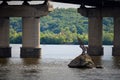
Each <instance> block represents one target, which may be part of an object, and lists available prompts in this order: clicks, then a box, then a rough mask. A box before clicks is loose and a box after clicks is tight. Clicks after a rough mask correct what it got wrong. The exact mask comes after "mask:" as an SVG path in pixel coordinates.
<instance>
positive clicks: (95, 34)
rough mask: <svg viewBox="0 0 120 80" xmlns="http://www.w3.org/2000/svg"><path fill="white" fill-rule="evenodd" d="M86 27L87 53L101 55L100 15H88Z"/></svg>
mask: <svg viewBox="0 0 120 80" xmlns="http://www.w3.org/2000/svg"><path fill="white" fill-rule="evenodd" d="M88 20H89V27H88V41H89V43H88V54H89V55H92V56H100V55H103V48H102V17H89V18H88Z"/></svg>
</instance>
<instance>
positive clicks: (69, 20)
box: [10, 8, 113, 44]
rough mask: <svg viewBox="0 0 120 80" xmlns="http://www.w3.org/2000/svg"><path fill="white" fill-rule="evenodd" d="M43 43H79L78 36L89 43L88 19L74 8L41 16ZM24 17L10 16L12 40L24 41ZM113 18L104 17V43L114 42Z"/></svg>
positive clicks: (57, 10)
mask: <svg viewBox="0 0 120 80" xmlns="http://www.w3.org/2000/svg"><path fill="white" fill-rule="evenodd" d="M40 23H41V27H40V31H41V33H40V34H41V44H77V38H76V37H77V36H79V37H80V38H82V40H84V42H85V44H87V43H88V19H87V18H86V17H83V16H81V15H80V14H79V13H77V10H76V9H74V8H69V9H64V8H61V9H58V8H56V9H55V10H54V11H53V12H51V13H49V15H47V16H44V17H41V18H40ZM21 37H22V19H21V18H10V42H11V43H21V42H22V39H21ZM112 40H113V19H112V18H109V17H107V18H104V19H103V44H112Z"/></svg>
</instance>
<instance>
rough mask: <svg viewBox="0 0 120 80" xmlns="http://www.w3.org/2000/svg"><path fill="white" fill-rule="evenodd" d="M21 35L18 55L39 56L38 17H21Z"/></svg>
mask: <svg viewBox="0 0 120 80" xmlns="http://www.w3.org/2000/svg"><path fill="white" fill-rule="evenodd" d="M22 19H23V37H22V42H23V43H22V47H21V53H20V57H24V58H25V57H40V53H41V48H40V18H39V17H37V18H36V17H23V18H22Z"/></svg>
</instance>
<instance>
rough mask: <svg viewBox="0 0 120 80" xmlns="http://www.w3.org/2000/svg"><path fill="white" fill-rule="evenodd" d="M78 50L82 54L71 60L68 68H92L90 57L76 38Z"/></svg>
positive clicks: (92, 63)
mask: <svg viewBox="0 0 120 80" xmlns="http://www.w3.org/2000/svg"><path fill="white" fill-rule="evenodd" d="M77 39H78V43H79V45H80V48H81V49H82V54H80V55H79V56H78V57H76V58H75V59H73V60H72V61H71V62H70V63H69V64H68V66H69V67H71V68H93V67H94V62H93V61H92V59H91V57H90V56H89V55H88V54H87V48H86V47H85V46H84V43H83V42H82V40H81V39H80V38H79V37H77Z"/></svg>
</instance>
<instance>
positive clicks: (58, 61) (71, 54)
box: [0, 45, 120, 80]
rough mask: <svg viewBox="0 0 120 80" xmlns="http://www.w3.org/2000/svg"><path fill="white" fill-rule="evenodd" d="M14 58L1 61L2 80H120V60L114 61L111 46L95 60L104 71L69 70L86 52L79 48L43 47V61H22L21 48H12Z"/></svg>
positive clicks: (0, 74)
mask: <svg viewBox="0 0 120 80" xmlns="http://www.w3.org/2000/svg"><path fill="white" fill-rule="evenodd" d="M11 46H12V47H13V48H14V47H15V49H14V50H12V53H13V54H12V58H6V59H4V58H0V80H119V79H120V70H119V69H120V57H112V56H111V52H110V49H112V48H111V46H108V47H107V46H105V55H104V56H101V57H98V56H97V57H95V56H92V59H93V61H94V62H95V65H102V66H103V67H104V68H103V69H96V68H94V69H84V70H83V69H76V68H69V67H68V66H67V65H68V63H69V62H70V61H71V60H72V59H73V58H75V57H76V56H78V55H79V54H80V53H81V52H82V51H81V49H80V48H79V46H77V45H69V46H68V45H59V46H57V45H51V46H50V45H48V46H47V45H43V46H42V56H41V58H19V49H20V48H19V47H20V46H21V45H11Z"/></svg>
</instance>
